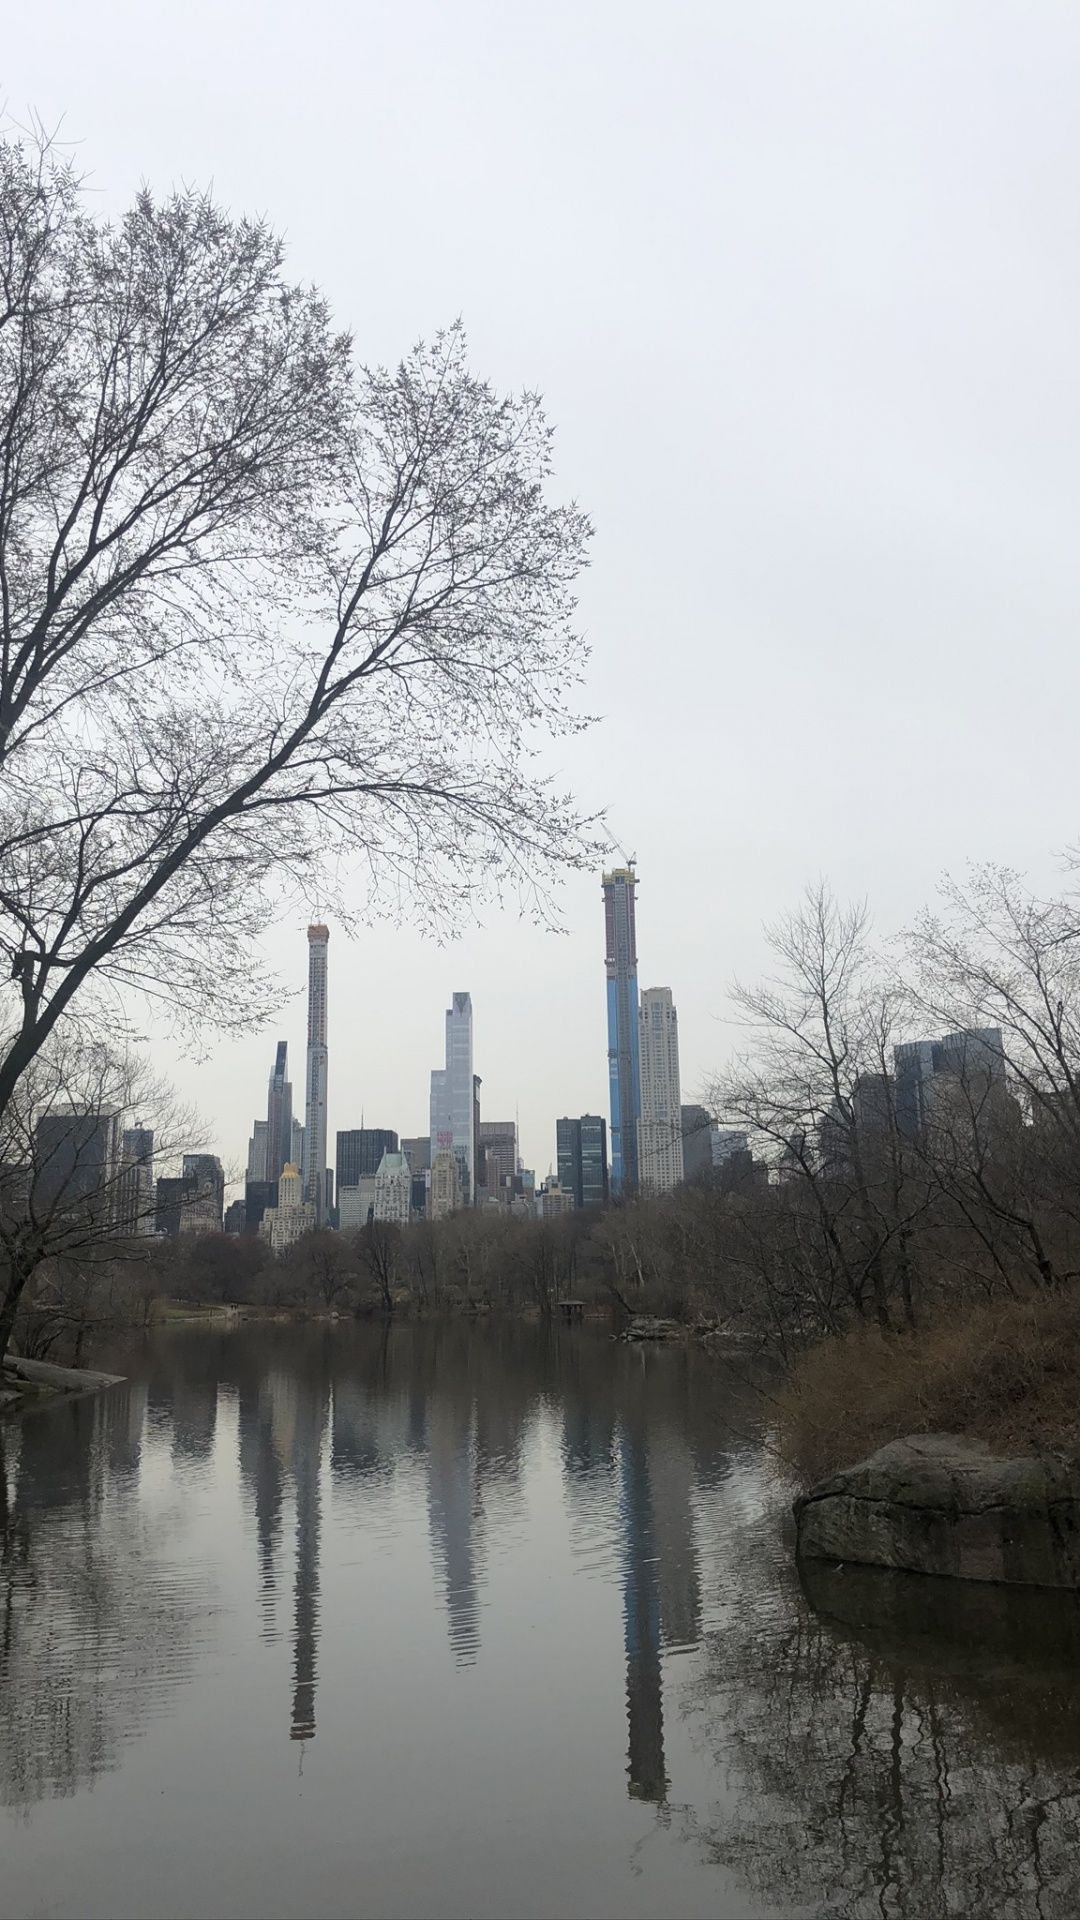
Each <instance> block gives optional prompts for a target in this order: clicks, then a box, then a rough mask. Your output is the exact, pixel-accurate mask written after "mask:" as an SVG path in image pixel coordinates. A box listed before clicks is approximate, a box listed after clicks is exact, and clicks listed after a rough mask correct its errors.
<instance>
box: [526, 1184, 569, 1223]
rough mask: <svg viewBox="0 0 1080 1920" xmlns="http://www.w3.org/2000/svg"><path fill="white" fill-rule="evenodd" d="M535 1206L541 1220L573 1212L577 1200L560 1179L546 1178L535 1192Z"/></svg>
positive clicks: (552, 1218)
mask: <svg viewBox="0 0 1080 1920" xmlns="http://www.w3.org/2000/svg"><path fill="white" fill-rule="evenodd" d="M535 1206H536V1212H537V1214H538V1215H539V1217H540V1219H541V1220H554V1219H555V1218H556V1216H557V1215H558V1214H561V1213H573V1211H574V1208H575V1207H576V1206H577V1201H576V1200H575V1198H574V1195H573V1193H572V1192H571V1191H570V1189H569V1188H568V1187H564V1186H563V1185H562V1183H561V1181H559V1180H551V1179H548V1180H545V1181H544V1184H543V1186H542V1187H541V1188H540V1189H539V1191H538V1193H537V1194H536V1198H535Z"/></svg>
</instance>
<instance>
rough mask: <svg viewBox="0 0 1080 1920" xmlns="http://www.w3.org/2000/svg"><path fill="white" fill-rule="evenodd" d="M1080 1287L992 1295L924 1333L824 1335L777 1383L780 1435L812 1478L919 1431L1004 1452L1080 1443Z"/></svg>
mask: <svg viewBox="0 0 1080 1920" xmlns="http://www.w3.org/2000/svg"><path fill="white" fill-rule="evenodd" d="M1078 1379H1080V1294H1078V1293H1076V1292H1075V1291H1074V1290H1072V1289H1068V1290H1063V1291H1061V1292H1057V1293H1053V1294H1049V1293H1047V1294H1040V1295H1038V1296H1035V1297H1031V1298H1028V1299H1004V1300H994V1301H988V1302H985V1303H983V1304H981V1305H978V1306H973V1307H968V1308H966V1309H965V1310H964V1311H963V1312H958V1311H955V1310H953V1311H952V1312H949V1313H945V1312H942V1313H940V1314H938V1315H936V1316H935V1317H934V1318H933V1319H931V1320H930V1321H929V1322H928V1324H926V1325H925V1326H922V1327H919V1328H917V1329H915V1330H914V1331H905V1332H898V1333H895V1334H891V1335H885V1334H882V1333H881V1332H880V1331H879V1330H878V1328H877V1327H876V1326H875V1327H868V1326H860V1327H857V1328H853V1329H851V1330H849V1331H848V1332H846V1333H844V1334H843V1335H841V1336H838V1337H836V1338H832V1339H827V1340H823V1341H820V1342H819V1343H818V1344H817V1345H815V1346H814V1347H812V1348H810V1349H809V1350H808V1351H807V1352H806V1353H804V1354H801V1355H800V1356H799V1357H798V1358H797V1359H796V1360H795V1361H794V1362H793V1363H792V1365H791V1366H790V1368H789V1370H788V1373H787V1375H786V1377H785V1379H784V1381H783V1382H782V1384H781V1385H780V1386H779V1387H778V1389H777V1439H778V1444H779V1446H780V1449H781V1451H782V1453H783V1455H784V1457H785V1459H786V1460H787V1461H788V1462H789V1463H790V1466H791V1468H792V1470H793V1471H794V1473H795V1474H796V1476H797V1477H798V1479H799V1480H800V1481H801V1482H802V1484H803V1485H804V1486H806V1487H809V1486H812V1485H813V1484H814V1483H815V1482H817V1481H819V1480H822V1479H824V1478H826V1477H827V1476H829V1475H830V1474H833V1473H836V1472H837V1471H839V1470H840V1469H841V1468H843V1467H849V1466H851V1465H853V1463H854V1462H856V1461H859V1460H863V1459H864V1458H865V1457H866V1456H867V1455H869V1454H872V1453H875V1452H876V1451H877V1450H878V1448H879V1447H882V1446H885V1445H887V1444H888V1442H890V1441H892V1440H897V1439H900V1438H902V1437H904V1436H907V1435H911V1434H925V1433H949V1434H958V1435H962V1436H964V1437H965V1438H967V1439H971V1440H982V1441H985V1442H986V1444H987V1445H988V1446H989V1447H990V1448H991V1449H992V1451H993V1452H994V1453H995V1454H997V1455H999V1456H1003V1457H1004V1456H1009V1455H1016V1454H1030V1453H1032V1452H1036V1451H1040V1450H1046V1449H1065V1450H1072V1449H1074V1448H1077V1447H1080V1396H1078V1394H1077V1381H1078Z"/></svg>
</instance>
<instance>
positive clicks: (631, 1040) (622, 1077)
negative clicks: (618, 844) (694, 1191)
mask: <svg viewBox="0 0 1080 1920" xmlns="http://www.w3.org/2000/svg"><path fill="white" fill-rule="evenodd" d="M636 886H637V875H636V874H635V872H634V869H633V867H616V868H615V869H614V871H613V872H611V873H605V875H604V926H605V932H606V939H607V951H606V958H605V965H606V968H607V1008H608V1080H609V1083H610V1087H611V1191H612V1194H613V1195H618V1194H624V1195H626V1194H631V1193H634V1192H635V1191H636V1189H637V1184H638V1116H639V1115H640V1113H641V1068H640V1065H639V1060H638V985H637V929H636V927H635V924H634V890H635V888H636Z"/></svg>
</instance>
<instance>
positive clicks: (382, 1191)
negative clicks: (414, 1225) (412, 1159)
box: [375, 1153, 412, 1227]
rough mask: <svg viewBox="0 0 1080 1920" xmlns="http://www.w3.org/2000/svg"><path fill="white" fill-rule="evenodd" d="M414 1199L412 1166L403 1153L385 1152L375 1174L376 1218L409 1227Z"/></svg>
mask: <svg viewBox="0 0 1080 1920" xmlns="http://www.w3.org/2000/svg"><path fill="white" fill-rule="evenodd" d="M411 1201H412V1168H411V1167H410V1165H409V1162H408V1160H407V1159H406V1158H405V1155H404V1154H403V1153H384V1154H383V1157H382V1159H381V1160H380V1161H379V1170H378V1172H377V1173H376V1175H375V1219H376V1220H386V1221H389V1222H390V1223H391V1224H392V1225H394V1226H396V1227H407V1226H408V1224H409V1214H410V1212H411V1210H412V1209H411Z"/></svg>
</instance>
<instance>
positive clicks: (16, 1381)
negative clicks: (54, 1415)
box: [0, 1353, 124, 1413]
mask: <svg viewBox="0 0 1080 1920" xmlns="http://www.w3.org/2000/svg"><path fill="white" fill-rule="evenodd" d="M123 1377H124V1376H123V1375H122V1374H119V1373H100V1372H98V1371H97V1370H96V1369H95V1368H92V1367H56V1366H53V1364H52V1362H51V1361H49V1360H22V1359H20V1358H19V1356H18V1355H17V1354H10V1353H9V1354H5V1356H4V1360H3V1362H2V1363H0V1413H23V1412H25V1411H26V1410H27V1409H28V1408H30V1407H37V1406H44V1405H46V1404H48V1403H50V1402H52V1401H54V1400H57V1399H64V1398H72V1397H74V1396H75V1395H77V1394H84V1393H100V1392H101V1391H102V1389H103V1388H105V1387H116V1386H119V1385H120V1383H121V1381H122V1380H123Z"/></svg>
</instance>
